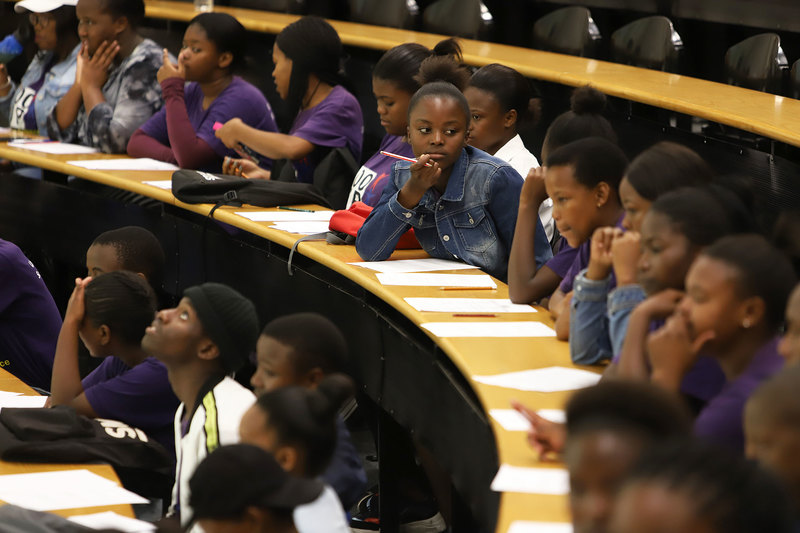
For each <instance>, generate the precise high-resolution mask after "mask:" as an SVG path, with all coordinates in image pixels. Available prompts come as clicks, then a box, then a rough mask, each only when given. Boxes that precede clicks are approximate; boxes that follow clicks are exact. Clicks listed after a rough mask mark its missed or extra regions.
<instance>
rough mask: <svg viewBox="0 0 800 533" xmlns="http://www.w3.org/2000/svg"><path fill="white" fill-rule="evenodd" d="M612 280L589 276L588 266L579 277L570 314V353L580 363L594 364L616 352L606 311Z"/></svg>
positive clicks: (576, 362) (576, 279)
mask: <svg viewBox="0 0 800 533" xmlns="http://www.w3.org/2000/svg"><path fill="white" fill-rule="evenodd" d="M610 279H611V278H610V277H607V278H606V279H603V280H591V279H587V278H586V269H584V270H581V272H580V273H579V274H578V275H577V276H575V282H574V284H573V293H572V301H571V302H570V315H569V355H570V358H572V362H573V363H575V364H576V365H593V364H595V363H599V362H600V361H602V360H604V359H609V358H610V357H611V355H612V352H611V340H610V339H609V334H608V316H607V313H606V299H607V297H608V286H609V283H610Z"/></svg>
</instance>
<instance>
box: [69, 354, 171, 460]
mask: <svg viewBox="0 0 800 533" xmlns="http://www.w3.org/2000/svg"><path fill="white" fill-rule="evenodd" d="M81 383H82V385H83V392H84V394H85V395H86V399H87V400H88V401H89V405H91V406H92V409H94V412H95V413H97V416H98V417H99V418H110V419H113V420H119V421H121V422H125V423H126V424H129V425H131V426H134V427H137V428H139V429H141V430H143V431H144V432H145V433H147V435H148V436H150V437H152V438H153V439H154V440H155V441H157V442H159V443H160V444H161V445H162V446H164V448H165V449H166V450H167V452H169V454H170V455H171V456H173V457H174V455H175V441H174V432H175V430H174V421H175V411H177V409H178V404H179V403H180V402H179V401H178V398H177V397H176V396H175V394H174V393H173V392H172V387H171V386H170V384H169V380H168V379H167V368H166V367H165V366H164V364H163V363H161V362H160V361H158V360H157V359H155V358H153V357H148V358H147V359H145V360H144V361H142V362H141V363H139V364H138V365H136V366H135V367H133V368H130V367H129V366H128V365H126V364H125V363H123V362H122V361H121V360H120V359H118V358H117V357H106V358H105V359H104V360H103V362H102V363H100V366H98V367H97V368H95V369H94V370H93V371H92V372H91V373H90V374H89V375H88V376H86V377H85V378H83V381H82V382H81Z"/></svg>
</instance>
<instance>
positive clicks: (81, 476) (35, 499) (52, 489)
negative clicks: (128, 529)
mask: <svg viewBox="0 0 800 533" xmlns="http://www.w3.org/2000/svg"><path fill="white" fill-rule="evenodd" d="M0 500H3V501H5V502H8V503H13V504H14V505H19V506H20V507H27V508H28V509H33V510H34V511H52V510H54V509H74V508H77V507H97V506H107V505H119V504H125V503H147V499H145V498H142V497H141V496H139V495H138V494H134V493H133V492H131V491H129V490H126V489H123V488H122V487H120V486H118V485H117V484H116V483H114V482H113V481H111V480H108V479H106V478H104V477H102V476H98V475H97V474H93V473H92V472H89V471H88V470H64V471H59V472H35V473H32V474H11V475H7V476H0Z"/></svg>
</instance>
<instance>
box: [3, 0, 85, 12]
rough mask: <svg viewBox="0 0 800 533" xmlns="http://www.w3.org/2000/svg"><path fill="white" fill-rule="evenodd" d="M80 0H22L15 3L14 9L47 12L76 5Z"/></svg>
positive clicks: (17, 10)
mask: <svg viewBox="0 0 800 533" xmlns="http://www.w3.org/2000/svg"><path fill="white" fill-rule="evenodd" d="M77 4H78V0H21V1H20V2H17V3H16V4H14V11H16V12H17V13H24V12H25V11H26V10H27V11H31V12H33V13H47V12H49V11H54V10H56V9H58V8H59V7H63V6H73V7H74V6H76V5H77Z"/></svg>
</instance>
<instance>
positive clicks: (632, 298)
mask: <svg viewBox="0 0 800 533" xmlns="http://www.w3.org/2000/svg"><path fill="white" fill-rule="evenodd" d="M645 298H646V295H645V293H644V291H643V290H642V288H641V287H640V286H639V285H624V286H622V287H617V288H616V289H614V290H613V291H611V292H610V293H609V294H608V335H609V337H610V338H611V349H612V350H613V354H614V357H617V356H619V354H621V353H622V345H623V343H624V342H625V334H626V333H627V332H628V319H629V318H630V316H631V311H633V308H634V307H636V306H637V305H639V304H640V303H641V302H642V301H643V300H644V299H645Z"/></svg>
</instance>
